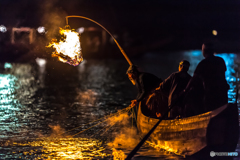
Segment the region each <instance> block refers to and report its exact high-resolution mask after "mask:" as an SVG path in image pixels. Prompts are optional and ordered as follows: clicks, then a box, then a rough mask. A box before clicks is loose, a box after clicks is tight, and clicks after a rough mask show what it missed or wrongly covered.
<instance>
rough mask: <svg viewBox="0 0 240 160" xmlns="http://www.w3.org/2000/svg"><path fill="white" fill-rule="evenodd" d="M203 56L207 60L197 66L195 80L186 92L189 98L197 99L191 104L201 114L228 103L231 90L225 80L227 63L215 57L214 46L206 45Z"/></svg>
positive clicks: (192, 80) (204, 45)
mask: <svg viewBox="0 0 240 160" xmlns="http://www.w3.org/2000/svg"><path fill="white" fill-rule="evenodd" d="M202 54H203V56H204V57H205V59H203V60H202V61H201V62H200V63H199V64H198V65H197V68H196V70H195V71H194V75H193V78H192V79H191V81H190V82H189V84H188V86H187V88H186V90H185V92H187V94H188V96H190V97H192V98H194V99H196V100H195V101H192V102H191V103H192V106H193V107H195V108H194V109H193V110H195V111H199V112H200V113H201V112H207V111H211V110H214V109H216V108H218V107H220V106H222V105H224V104H226V103H228V89H229V85H228V83H227V81H226V78H225V71H226V70H227V68H226V65H225V62H224V60H223V59H222V58H221V57H217V56H214V46H213V44H212V43H204V44H203V45H202ZM188 99H191V98H188ZM197 107H200V108H197ZM195 114H197V113H195Z"/></svg>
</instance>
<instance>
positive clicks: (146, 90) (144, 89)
mask: <svg viewBox="0 0 240 160" xmlns="http://www.w3.org/2000/svg"><path fill="white" fill-rule="evenodd" d="M127 75H128V78H129V79H130V81H131V82H132V83H133V85H135V86H136V87H137V89H138V95H137V97H136V99H134V100H132V105H136V104H137V103H138V102H141V104H142V105H141V109H142V112H143V113H144V114H145V115H146V116H150V117H157V116H156V113H158V115H159V113H160V115H159V117H160V116H161V113H163V112H164V111H165V110H164V108H163V107H162V106H164V102H163V98H162V97H161V96H160V98H159V96H158V97H157V96H155V94H153V93H154V91H155V88H156V87H157V86H158V85H159V83H161V82H162V80H161V79H160V78H158V77H156V76H155V75H153V74H150V73H145V72H139V70H138V69H137V67H136V66H134V65H131V66H130V67H129V68H128V70H127ZM155 98H156V99H155ZM150 99H151V100H150ZM157 101H159V102H160V103H156V102H157ZM165 103H166V102H165Z"/></svg>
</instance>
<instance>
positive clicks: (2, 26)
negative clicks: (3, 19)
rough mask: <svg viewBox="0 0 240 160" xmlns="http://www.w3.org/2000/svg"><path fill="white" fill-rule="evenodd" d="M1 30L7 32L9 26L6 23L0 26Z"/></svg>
mask: <svg viewBox="0 0 240 160" xmlns="http://www.w3.org/2000/svg"><path fill="white" fill-rule="evenodd" d="M0 32H3V33H4V32H7V28H6V27H5V26H4V25H1V26H0Z"/></svg>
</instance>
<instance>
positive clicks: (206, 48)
mask: <svg viewBox="0 0 240 160" xmlns="http://www.w3.org/2000/svg"><path fill="white" fill-rule="evenodd" d="M202 54H203V56H204V57H205V58H207V57H209V56H212V55H213V54H214V45H213V43H209V42H208V43H203V44H202Z"/></svg>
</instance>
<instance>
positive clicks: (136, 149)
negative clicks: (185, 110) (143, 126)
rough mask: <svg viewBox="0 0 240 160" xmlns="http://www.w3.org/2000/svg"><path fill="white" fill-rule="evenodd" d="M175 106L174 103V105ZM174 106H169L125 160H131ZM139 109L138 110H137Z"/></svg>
mask: <svg viewBox="0 0 240 160" xmlns="http://www.w3.org/2000/svg"><path fill="white" fill-rule="evenodd" d="M174 104H175V103H174ZM173 107H174V105H171V106H170V107H169V108H168V110H167V112H165V113H164V115H163V116H162V117H161V118H160V119H159V121H158V122H157V123H156V124H155V125H154V126H153V127H152V129H151V130H150V131H149V132H148V133H147V134H146V135H145V136H144V137H143V139H142V140H141V141H140V142H139V143H138V145H137V146H136V147H135V148H134V149H133V150H132V151H131V152H130V153H129V154H128V156H127V158H126V159H125V160H131V159H132V157H133V156H134V155H135V154H136V153H137V151H138V150H139V149H140V147H141V146H142V145H143V144H144V142H145V141H146V140H147V139H148V138H149V136H150V135H151V134H152V133H153V131H154V130H155V129H156V128H157V126H158V125H159V123H161V122H162V120H163V119H165V118H166V117H167V115H168V113H169V111H171V110H172V108H173ZM138 109H139V108H138Z"/></svg>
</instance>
